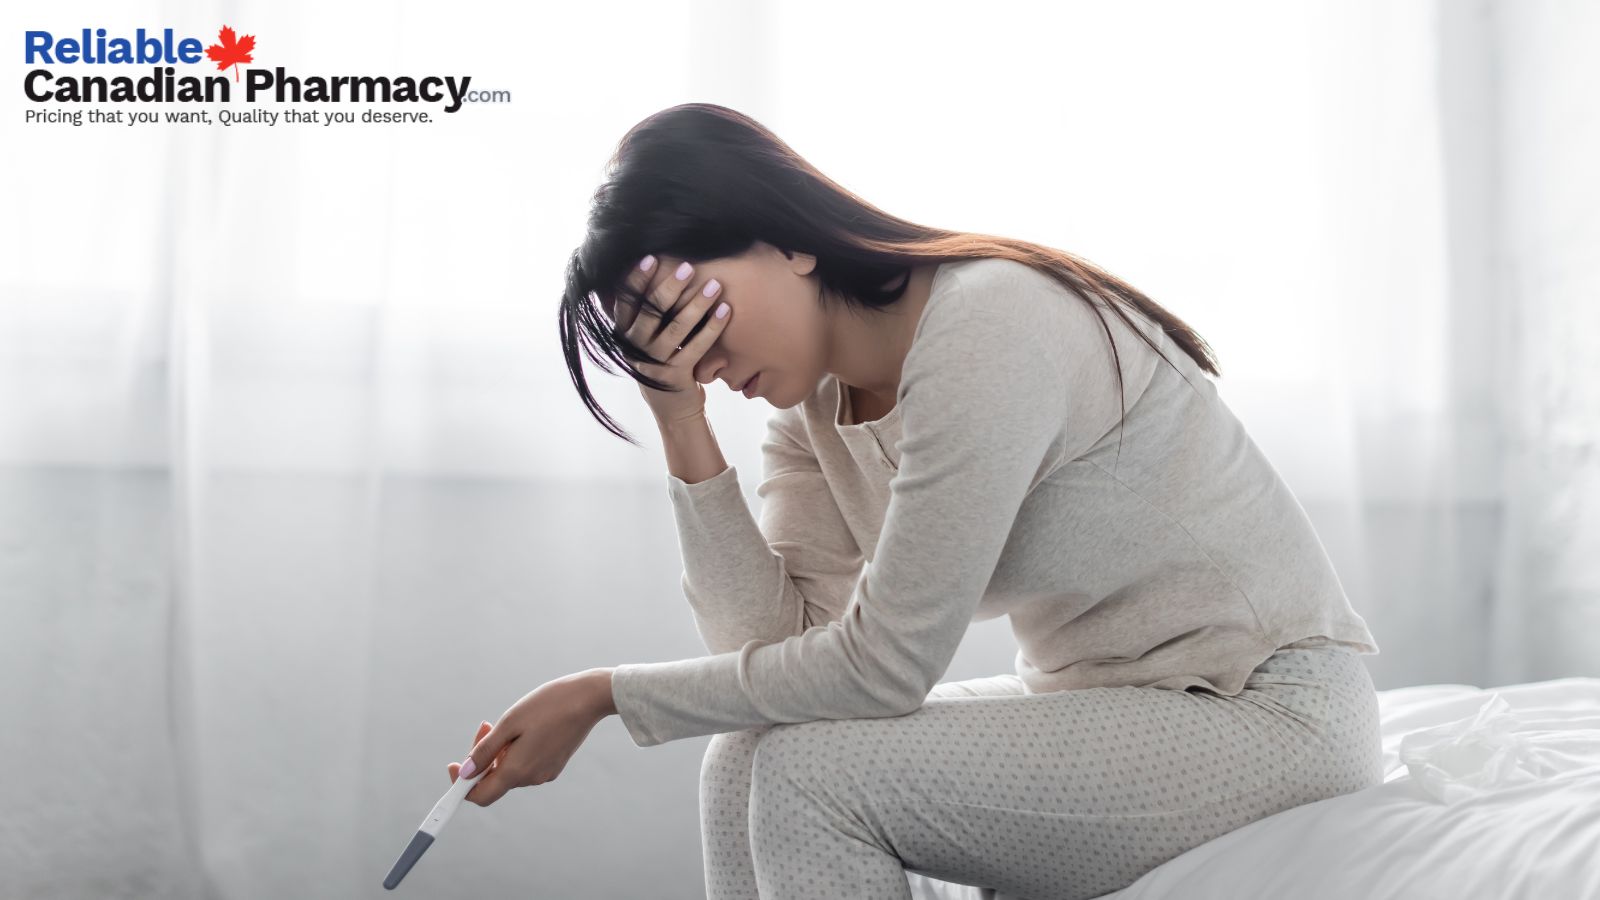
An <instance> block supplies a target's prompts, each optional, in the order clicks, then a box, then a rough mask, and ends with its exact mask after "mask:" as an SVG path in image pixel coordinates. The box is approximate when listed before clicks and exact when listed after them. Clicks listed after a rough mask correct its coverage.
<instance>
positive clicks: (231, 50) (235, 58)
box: [206, 25, 256, 81]
mask: <svg viewBox="0 0 1600 900" xmlns="http://www.w3.org/2000/svg"><path fill="white" fill-rule="evenodd" d="M217 40H219V41H221V43H220V44H212V45H211V46H209V47H207V48H206V56H208V57H210V58H211V59H212V60H215V61H216V64H217V68H219V69H226V68H227V67H229V66H233V80H234V81H238V80H239V63H247V62H249V61H250V51H252V50H254V49H255V48H256V36H255V35H253V34H247V35H245V36H244V37H242V38H239V39H238V40H237V41H236V40H234V37H233V29H232V28H229V27H228V26H226V25H224V26H222V30H221V31H219V32H217Z"/></svg>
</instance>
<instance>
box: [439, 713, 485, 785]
mask: <svg viewBox="0 0 1600 900" xmlns="http://www.w3.org/2000/svg"><path fill="white" fill-rule="evenodd" d="M492 727H494V726H492V725H490V724H489V723H488V722H484V723H483V724H482V725H479V726H478V735H477V737H474V738H473V739H472V747H476V746H478V742H479V741H481V740H483V736H484V735H486V734H488V733H489V729H490V728H492ZM472 747H468V748H467V750H468V752H471V750H472ZM445 771H447V772H449V773H450V780H451V781H455V780H456V774H457V773H458V772H460V771H461V763H459V762H453V763H450V764H449V765H447V766H445Z"/></svg>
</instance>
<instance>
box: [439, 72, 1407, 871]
mask: <svg viewBox="0 0 1600 900" xmlns="http://www.w3.org/2000/svg"><path fill="white" fill-rule="evenodd" d="M560 325H561V334H562V341H563V345H564V348H565V351H566V358H567V364H568V367H569V369H570V371H571V375H572V379H573V382H574V384H575V385H576V386H577V389H578V391H579V394H580V395H581V396H582V398H583V401H584V403H585V404H586V405H587V406H588V407H589V409H590V411H591V413H592V414H593V415H594V416H595V417H596V419H597V420H598V421H600V422H601V424H602V425H604V426H605V427H607V428H608V429H609V430H611V431H612V432H613V433H616V434H618V435H619V436H622V437H624V438H627V439H629V440H632V438H631V437H629V436H628V435H627V434H626V433H624V432H622V431H621V430H620V429H618V428H617V427H616V426H615V424H614V423H613V422H612V421H611V420H610V418H609V417H608V416H606V414H605V413H604V411H603V410H601V409H600V408H599V405H598V404H597V403H596V402H595V400H594V398H593V396H592V395H591V394H590V392H589V389H588V385H587V382H586V381H585V378H584V374H583V367H582V364H581V360H580V358H579V349H580V348H582V349H583V350H584V351H585V352H586V353H587V354H588V356H589V357H590V359H592V360H593V361H595V362H596V363H598V364H600V365H601V366H602V367H604V368H606V370H607V371H613V370H612V369H611V367H610V366H609V365H608V364H607V360H610V361H612V362H614V363H616V364H618V365H621V366H622V367H623V368H624V369H626V370H627V371H628V374H629V375H630V376H631V377H633V378H634V379H635V380H636V381H638V382H639V384H640V386H641V387H640V389H641V391H642V393H643V395H644V398H645V400H646V402H647V403H648V404H649V406H650V409H651V410H652V412H653V413H654V418H655V420H656V422H657V424H658V425H659V427H660V432H661V435H662V441H663V445H664V447H665V453H666V461H667V468H668V472H669V474H668V478H667V486H668V491H669V494H670V496H671V498H672V502H673V506H674V509H675V512H676V516H677V525H678V529H679V538H680V543H681V547H682V550H683V556H684V563H685V571H684V574H683V581H682V583H683V588H684V591H685V593H686V595H687V597H688V600H689V602H690V604H691V608H692V610H693V614H694V616H695V621H696V624H697V626H698V628H699V631H700V634H701V635H702V636H703V638H704V639H705V643H706V646H707V649H709V650H710V651H711V653H712V654H713V655H710V656H706V657H700V658H695V659H685V660H675V661H669V662H657V663H633V664H625V665H620V666H616V667H612V668H604V669H593V670H589V671H587V672H583V673H578V674H577V675H574V676H569V677H568V678H566V679H560V680H558V681H556V682H551V683H549V684H547V685H544V686H541V688H540V689H539V690H537V691H535V692H534V693H532V694H530V695H528V697H525V698H523V700H522V701H519V704H518V705H517V706H515V707H513V708H512V709H511V710H510V711H508V713H507V714H506V716H505V717H504V718H502V720H501V722H500V723H499V724H498V725H496V726H495V727H494V728H493V729H490V730H488V731H487V732H485V731H484V730H483V729H480V732H479V742H478V744H477V746H476V747H475V748H474V750H473V754H472V756H471V757H469V760H471V761H472V762H473V764H474V765H475V766H477V765H483V764H488V763H489V762H490V761H491V760H494V759H496V757H497V756H498V757H501V758H500V759H499V760H498V761H497V762H496V763H495V764H496V765H497V766H499V767H502V768H505V769H506V770H507V771H506V772H505V774H504V775H503V776H502V777H500V778H498V779H497V780H496V781H494V782H491V779H495V778H496V775H497V773H496V772H493V771H491V773H490V774H489V775H488V776H486V777H485V780H484V783H481V784H479V785H477V786H476V787H475V788H474V789H473V793H474V795H477V794H479V792H482V793H481V796H478V797H476V798H474V796H472V795H469V799H476V801H477V802H493V800H494V799H496V798H498V797H499V796H500V795H502V794H503V793H504V792H505V791H506V790H507V789H509V787H511V786H515V785H517V784H537V783H541V782H542V781H545V780H549V779H550V778H553V777H555V775H556V774H558V773H559V771H560V767H561V766H562V765H564V763H565V761H566V759H567V758H568V757H569V756H570V755H571V753H572V752H574V751H575V749H576V746H577V744H578V743H581V741H582V740H583V737H584V735H586V734H587V733H588V730H589V729H590V728H592V727H593V724H594V723H595V722H596V721H598V720H599V719H600V718H603V717H604V716H605V715H607V714H609V713H611V712H616V713H618V714H619V715H620V716H621V718H622V721H623V723H624V724H625V726H626V727H627V730H628V733H629V735H630V737H631V738H632V739H633V741H634V743H635V744H637V745H638V746H652V745H655V744H660V743H662V742H665V741H670V740H677V739H680V738H686V737H693V736H698V735H708V734H709V735H714V736H713V737H712V739H711V741H710V745H709V747H708V749H707V751H706V754H705V757H704V764H703V766H702V769H701V828H702V837H703V841H704V853H705V856H704V863H705V876H706V886H707V890H708V893H709V895H710V896H711V897H714V898H722V897H754V896H758V895H759V896H761V897H823V896H826V897H837V896H851V897H864V896H865V897H896V898H899V897H907V896H909V887H908V882H907V879H906V877H905V872H906V870H913V871H917V872H921V873H924V874H927V875H930V876H932V877H935V878H939V879H943V880H946V881H952V882H958V883H964V884H970V885H979V886H982V887H985V888H991V889H996V890H999V891H1003V892H1005V893H1006V894H1010V895H1016V896H1022V897H1028V898H1035V900H1038V898H1068V897H1094V896H1098V895H1100V894H1104V893H1108V892H1111V891H1114V890H1117V889H1119V888H1122V887H1124V886H1126V885H1128V884H1130V883H1131V882H1133V881H1134V880H1136V879H1137V878H1138V877H1139V876H1140V875H1141V874H1143V873H1144V872H1146V871H1148V870H1150V869H1151V868H1154V867H1155V866H1157V865H1159V864H1160V863H1162V862H1164V861H1166V860H1168V859H1170V858H1172V857H1174V856H1177V855H1178V854H1180V853H1182V852H1184V851H1186V850H1188V849H1190V848H1191V847H1194V846H1196V845H1198V844H1201V843H1204V842H1205V841H1208V840H1210V839H1212V838H1214V837H1217V836H1218V835H1221V834H1224V833H1226V832H1228V831H1231V830H1233V829H1235V828H1238V827H1239V826H1241V825H1244V824H1246V823H1248V822H1252V821H1255V820H1257V819H1260V818H1263V817H1265V816H1269V815H1272V814H1273V813H1276V812H1278V811H1281V810H1284V809H1288V808H1290V807H1293V806H1297V805H1300V804H1304V803H1309V802H1312V801H1316V800H1320V799H1323V798H1326V797H1331V796H1334V795H1338V794H1342V793H1347V792H1351V791H1356V790H1360V789H1362V788H1365V787H1367V786H1370V785H1374V784H1378V783H1380V782H1381V781H1382V772H1381V743H1380V736H1379V730H1378V717H1377V702H1376V693H1375V691H1374V688H1373V685H1372V682H1371V680H1370V679H1369V677H1368V675H1367V672H1366V669H1365V666H1364V665H1363V663H1362V661H1361V660H1360V659H1359V656H1360V655H1361V654H1372V653H1376V652H1378V647H1377V645H1376V643H1375V642H1374V640H1373V637H1372V635H1371V634H1370V633H1369V632H1368V630H1367V627H1366V624H1365V622H1364V621H1363V620H1362V619H1361V617H1360V616H1358V615H1357V614H1356V613H1355V611H1354V610H1353V609H1352V608H1351V606H1350V604H1349V601H1348V600H1347V599H1346V597H1345V595H1344V592H1343V589H1342V587H1341V586H1340V583H1339V580H1338V578H1337V576H1336V575H1335V573H1334V571H1333V569H1332V566H1331V565H1330V563H1329V560H1328V558H1327V556H1326V554H1325V553H1324V551H1323V548H1322V546H1321V544H1320V542H1319V541H1318V539H1317V537H1316V535H1315V533H1314V532H1313V530H1312V527H1311V525H1310V523H1309V521H1308V520H1307V518H1306V517H1305V514H1304V512H1303V510H1302V509H1301V507H1300V505H1299V504H1298V502H1296V500H1295V499H1294V497H1293V496H1292V494H1291V493H1290V492H1289V490H1288V488H1287V487H1286V486H1285V485H1284V483H1283V482H1282V481H1281V480H1280V478H1279V477H1278V475H1277V474H1276V472H1275V471H1274V470H1273V468H1272V467H1271V465H1270V464H1269V463H1268V462H1267V460H1266V459H1265V458H1264V457H1263V456H1262V454H1261V453H1260V451H1259V450H1258V449H1257V448H1256V446H1255V445H1254V444H1253V443H1252V442H1251V440H1250V439H1249V437H1248V436H1247V435H1246V434H1245V432H1244V430H1243V428H1242V427H1241V426H1240V424H1239V422H1238V420H1237V419H1235V418H1234V417H1233V415H1232V414H1231V413H1230V412H1229V410H1228V409H1227V407H1226V406H1225V405H1224V404H1223V402H1222V400H1221V399H1220V398H1219V397H1218V395H1217V392H1216V390H1215V388H1214V387H1213V385H1212V383H1211V382H1210V381H1208V380H1207V379H1205V378H1204V377H1203V375H1202V372H1205V373H1210V374H1212V375H1216V374H1218V370H1217V367H1216V363H1215V360H1214V359H1213V358H1212V356H1211V354H1210V351H1209V348H1208V347H1207V346H1206V344H1205V343H1204V342H1203V341H1202V340H1201V339H1200V337H1199V336H1198V335H1196V334H1195V333H1194V331H1193V330H1192V329H1190V328H1189V327H1188V326H1187V325H1185V324H1184V323H1183V322H1182V321H1181V320H1180V319H1178V318H1177V317H1176V316H1174V315H1172V314H1171V313H1169V312H1167V311H1166V310H1164V309H1162V308H1161V307H1160V306H1159V305H1157V304H1156V303H1155V302H1153V301H1152V300H1150V299H1149V298H1147V297H1145V296H1144V295H1143V294H1141V293H1139V292H1138V291H1136V290H1134V289H1133V288H1132V287H1130V286H1128V285H1127V284H1125V283H1123V282H1122V281H1120V280H1118V279H1116V278H1115V277H1112V276H1111V275H1108V274H1106V273H1105V272H1103V271H1101V270H1099V269H1097V268H1096V267H1094V266H1092V265H1090V264H1089V263H1087V262H1084V261H1082V260H1080V259H1078V258H1076V257H1074V256H1072V255H1070V254H1067V253H1064V252H1061V251H1058V250H1053V249H1050V248H1047V247H1042V246H1038V245H1034V244H1029V243H1026V242H1023V241H1019V240H1010V239H1004V238H997V237H990V236H985V235H975V234H966V233H960V232H951V231H941V230H937V229H933V228H927V227H924V226H920V225H915V224H912V223H910V222H906V221H904V220H901V219H897V218H895V217H893V216H890V215H888V214H886V213H884V212H881V211H880V210H878V209H876V208H875V207H873V206H871V205H870V204H868V203H866V202H865V201H863V200H861V199H860V198H858V197H856V196H855V195H853V194H851V193H849V192H848V191H846V190H844V189H843V188H841V187H839V186H838V185H836V184H834V183H833V182H832V181H830V180H829V179H827V178H826V177H824V176H823V175H822V174H821V173H819V172H818V171H816V170H815V169H814V168H812V167H811V166H810V165H808V164H807V163H806V162H805V161H804V160H802V159H801V158H800V157H798V156H797V155H796V154H795V153H794V152H793V151H792V150H791V149H790V148H789V147H788V146H786V145H785V144H784V143H782V142H781V141H780V140H779V139H778V138H776V137H775V136H773V135H772V134H771V133H770V132H769V131H767V130H766V129H765V128H763V127H762V126H761V125H759V124H758V123H756V122H754V121H752V120H751V119H749V118H748V117H746V116H743V115H741V114H739V113H736V112H734V111H732V110H728V109H725V108H723V107H718V106H713V105H708V104H686V105H683V106H677V107H673V108H671V109H667V110H665V111H663V112H660V113H658V114H656V115H653V116H651V117H649V118H648V119H646V120H644V121H643V122H641V123H640V124H639V125H637V126H635V127H634V128H633V129H632V130H631V131H630V132H629V133H628V134H627V135H626V136H625V137H624V139H623V140H622V142H621V144H620V146H619V148H618V150H617V153H616V156H615V158H614V159H613V160H612V166H611V168H610V170H609V171H608V178H607V180H606V182H605V184H604V185H603V186H602V187H601V188H600V189H599V191H598V192H597V193H596V195H595V197H594V204H593V209H592V214H591V218H590V222H589V234H588V237H587V240H586V241H585V242H584V244H583V246H582V247H581V248H579V249H578V250H577V251H576V252H575V253H574V255H573V256H572V259H571V262H570V265H569V267H568V270H567V287H566V292H565V296H564V298H563V304H562V308H561V315H560ZM716 380H720V381H722V382H724V383H725V384H727V385H728V386H729V387H730V388H732V389H735V390H742V391H744V393H745V394H746V396H750V397H754V396H760V397H762V398H764V399H765V400H767V402H769V403H770V404H772V406H774V407H776V408H777V411H776V413H775V414H774V415H773V416H772V417H771V419H770V421H769V426H768V431H767V436H766V440H765V441H764V443H763V445H762V450H763V459H764V463H763V472H762V479H761V483H760V486H759V488H758V490H757V494H758V496H760V497H761V498H762V506H761V521H760V523H759V524H758V523H757V522H756V521H755V519H754V518H753V517H752V516H751V514H750V510H749V508H748V506H747V505H746V504H745V502H744V499H743V495H742V493H741V490H740V487H739V482H738V475H737V471H736V470H735V469H734V468H733V467H730V466H728V465H727V463H726V462H725V461H724V459H723V457H722V454H721V452H720V449H719V447H718V445H717V442H716V439H715V437H714V435H713V433H712V430H711V427H710V424H709V423H708V421H707V420H706V417H705V410H704V403H705V391H704V389H703V387H702V385H704V384H707V383H710V382H712V381H716ZM1001 615H1005V616H1009V617H1010V621H1011V625H1012V629H1013V631H1014V633H1015V635H1016V638H1017V642H1018V653H1017V657H1016V672H1015V673H1014V674H1012V673H1007V674H1000V675H995V676H991V677H987V678H979V679H973V680H970V681H961V682H946V683H938V679H939V678H940V677H942V676H943V674H944V672H945V670H946V667H947V666H948V664H949V662H950V660H951V657H952V656H953V655H954V653H955V651H956V648H957V646H958V645H959V644H960V642H961V639H962V636H963V634H964V633H965V630H966V627H967V625H968V623H969V622H972V621H974V620H981V619H987V618H992V617H995V616H1001ZM488 728H489V726H488V723H484V729H488ZM524 735H525V736H526V737H525V738H524V739H523V740H518V738H519V737H521V736H524ZM532 741H537V742H538V746H534V745H533V744H532V743H531V742H532ZM519 745H526V746H519ZM450 771H451V775H452V777H453V776H454V775H455V773H456V767H455V766H454V764H452V765H451V766H450ZM486 785H487V786H486Z"/></svg>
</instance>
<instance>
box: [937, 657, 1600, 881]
mask: <svg viewBox="0 0 1600 900" xmlns="http://www.w3.org/2000/svg"><path fill="white" fill-rule="evenodd" d="M1378 700H1379V708H1380V710H1381V714H1382V718H1383V751H1384V764H1385V772H1386V774H1385V780H1384V783H1383V784H1381V785H1377V786H1374V787H1372V788H1369V789H1367V790H1364V791H1360V792H1358V793H1354V794H1348V795H1345V796H1341V797H1333V798H1330V799H1327V800H1323V801H1320V802H1317V803H1310V804H1307V805H1305V806H1300V807H1296V808H1294V809H1289V810H1285V811H1283V812H1281V813H1278V814H1277V815H1274V816H1270V817H1268V818H1266V819H1262V820H1260V821H1257V822H1253V823H1251V824H1249V825H1247V826H1245V827H1243V828H1240V829H1237V830H1235V831H1233V832H1230V833H1228V834H1225V835H1223V836H1222V837H1219V838H1217V839H1215V840H1213V841H1210V842H1209V843H1206V844H1203V845H1201V846H1199V847H1196V848H1194V849H1192V850H1190V851H1189V852H1187V853H1184V854H1183V855H1181V856H1178V857H1175V858H1173V859H1171V860H1168V861H1167V862H1166V863H1164V864H1163V865H1161V866H1159V867H1157V868H1156V869H1154V870H1152V871H1150V872H1148V873H1146V874H1145V876H1144V877H1143V878H1140V879H1139V880H1138V881H1136V882H1134V883H1133V884H1131V885H1129V886H1128V887H1126V888H1124V889H1122V890H1120V891H1116V892H1114V893H1110V894H1104V895H1101V897H1100V898H1097V900H1178V898H1182V900H1238V898H1247V897H1296V898H1300V900H1335V898H1337V900H1348V898H1353V897H1360V898H1364V900H1385V898H1395V900H1400V898H1406V900H1416V898H1434V897H1438V898H1450V900H1456V898H1461V897H1493V898H1522V897H1527V898H1541V900H1543V898H1562V900H1568V898H1570V900H1579V898H1596V900H1600V678H1562V679H1555V680H1551V681H1538V682H1530V683H1526V684H1516V685H1509V686H1506V687H1497V688H1489V689H1485V688H1478V687H1473V686H1471V685H1457V684H1434V685H1421V686H1417V687H1407V688H1396V689H1392V690H1387V691H1379V692H1378ZM906 877H907V878H908V879H909V880H910V882H911V893H912V897H913V898H915V900H1030V898H1020V897H1008V895H1006V894H1004V893H1002V892H997V891H994V890H990V889H987V888H979V887H973V886H969V885H961V884H954V883H951V882H946V881H941V880H937V879H934V878H931V877H928V876H925V875H922V874H920V873H917V872H909V871H908V872H907V873H906Z"/></svg>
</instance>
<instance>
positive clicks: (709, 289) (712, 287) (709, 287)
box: [701, 278, 722, 297]
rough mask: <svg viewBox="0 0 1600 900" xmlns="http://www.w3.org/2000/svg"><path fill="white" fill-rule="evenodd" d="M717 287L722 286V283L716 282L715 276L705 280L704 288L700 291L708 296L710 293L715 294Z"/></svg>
mask: <svg viewBox="0 0 1600 900" xmlns="http://www.w3.org/2000/svg"><path fill="white" fill-rule="evenodd" d="M719 287H722V285H720V284H718V283H717V280H716V279H715V278H713V279H711V280H710V281H708V282H706V289H705V290H704V291H701V293H703V294H705V295H706V296H707V297H709V296H711V295H712V294H715V293H716V292H717V288H719Z"/></svg>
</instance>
